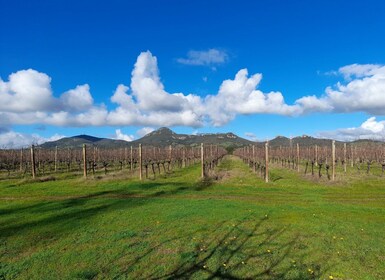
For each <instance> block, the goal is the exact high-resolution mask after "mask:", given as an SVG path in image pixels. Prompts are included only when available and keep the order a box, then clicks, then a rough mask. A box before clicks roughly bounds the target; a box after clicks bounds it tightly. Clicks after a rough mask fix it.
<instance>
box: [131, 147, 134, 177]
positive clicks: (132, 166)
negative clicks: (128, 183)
mask: <svg viewBox="0 0 385 280" xmlns="http://www.w3.org/2000/svg"><path fill="white" fill-rule="evenodd" d="M132 161H133V155H132V146H131V149H130V170H131V172H132V170H133V169H134V163H133V162H132Z"/></svg>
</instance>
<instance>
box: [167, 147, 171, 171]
mask: <svg viewBox="0 0 385 280" xmlns="http://www.w3.org/2000/svg"><path fill="white" fill-rule="evenodd" d="M169 149H170V151H169V153H170V155H169V159H170V163H169V164H168V166H169V169H172V166H171V163H172V145H170V147H169Z"/></svg>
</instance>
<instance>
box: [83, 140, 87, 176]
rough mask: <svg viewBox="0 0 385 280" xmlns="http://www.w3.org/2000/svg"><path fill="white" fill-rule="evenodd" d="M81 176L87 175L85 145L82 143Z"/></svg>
mask: <svg viewBox="0 0 385 280" xmlns="http://www.w3.org/2000/svg"><path fill="white" fill-rule="evenodd" d="M83 177H84V178H86V177H87V147H86V144H83Z"/></svg>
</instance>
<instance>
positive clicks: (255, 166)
mask: <svg viewBox="0 0 385 280" xmlns="http://www.w3.org/2000/svg"><path fill="white" fill-rule="evenodd" d="M256 168H257V165H256V164H255V145H253V171H254V173H255V172H257V170H256Z"/></svg>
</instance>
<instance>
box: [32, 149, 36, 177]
mask: <svg viewBox="0 0 385 280" xmlns="http://www.w3.org/2000/svg"><path fill="white" fill-rule="evenodd" d="M31 167H32V178H33V179H35V178H36V166H35V146H34V145H32V146H31Z"/></svg>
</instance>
